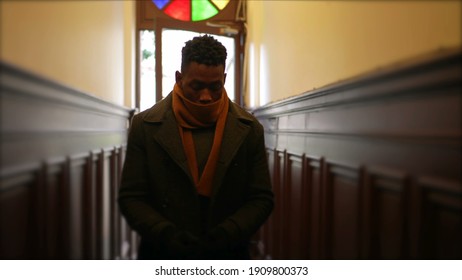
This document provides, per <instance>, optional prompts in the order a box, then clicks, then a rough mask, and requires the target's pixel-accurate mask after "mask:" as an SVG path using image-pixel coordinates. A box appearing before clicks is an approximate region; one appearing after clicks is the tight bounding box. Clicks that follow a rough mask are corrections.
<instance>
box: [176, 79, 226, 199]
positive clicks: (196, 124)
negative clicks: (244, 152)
mask: <svg viewBox="0 0 462 280" xmlns="http://www.w3.org/2000/svg"><path fill="white" fill-rule="evenodd" d="M172 106H173V113H174V115H175V118H176V120H177V123H178V129H179V131H180V136H181V140H182V142H183V149H184V151H185V154H186V159H187V162H188V166H189V170H190V172H191V175H192V177H193V180H194V184H195V186H196V189H197V192H198V193H199V194H200V195H203V196H207V197H210V196H211V194H212V188H213V186H212V184H213V177H214V174H215V170H216V167H217V163H218V156H219V154H220V148H221V143H222V140H223V131H224V128H225V122H226V117H227V115H228V106H229V99H228V95H227V94H226V90H225V89H223V93H222V95H221V98H220V99H219V100H217V101H215V102H213V103H210V104H200V103H195V102H192V101H190V100H188V99H187V98H186V97H185V96H184V94H183V91H182V90H181V88H180V87H179V86H178V85H177V84H175V86H174V88H173V103H172ZM213 125H216V127H215V136H214V138H213V144H212V149H211V150H210V154H209V157H208V159H207V163H206V164H205V167H204V170H203V171H202V175H201V176H200V177H199V168H198V164H197V159H196V149H195V146H194V139H193V136H192V130H193V129H198V128H206V127H211V126H213Z"/></svg>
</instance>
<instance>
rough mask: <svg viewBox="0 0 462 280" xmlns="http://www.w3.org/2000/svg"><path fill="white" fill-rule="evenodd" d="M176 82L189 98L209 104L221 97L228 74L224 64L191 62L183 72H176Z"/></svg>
mask: <svg viewBox="0 0 462 280" xmlns="http://www.w3.org/2000/svg"><path fill="white" fill-rule="evenodd" d="M175 78H176V83H177V84H178V86H179V87H180V88H181V89H182V90H183V93H184V95H185V97H186V98H187V99H189V100H190V101H192V102H195V103H201V104H208V103H212V102H215V101H217V100H218V99H220V98H221V95H222V92H223V87H224V85H225V80H226V74H225V69H224V66H223V65H218V66H208V65H205V64H199V63H197V62H191V63H190V64H189V65H188V66H187V67H186V69H185V71H183V73H180V72H178V71H177V72H176V73H175Z"/></svg>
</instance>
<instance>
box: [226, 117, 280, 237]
mask: <svg viewBox="0 0 462 280" xmlns="http://www.w3.org/2000/svg"><path fill="white" fill-rule="evenodd" d="M256 123H257V126H256V127H254V128H253V131H252V137H251V138H252V140H251V149H250V151H251V153H250V156H249V162H250V164H249V166H248V167H249V168H250V172H249V174H250V176H249V177H248V191H247V196H246V198H245V203H244V204H243V206H242V207H240V208H239V209H238V210H237V211H236V212H235V213H234V214H233V215H231V216H230V217H229V218H228V219H226V220H225V221H224V222H222V223H221V224H220V225H219V226H220V227H222V228H224V229H225V231H226V232H227V233H228V234H229V235H230V237H231V239H232V240H233V241H235V242H239V241H241V240H245V239H248V238H250V237H251V236H252V235H253V234H254V233H255V232H256V231H257V230H258V229H259V228H260V226H262V225H263V223H264V222H265V221H266V220H267V219H268V217H269V215H270V214H271V212H272V210H273V208H274V197H273V192H272V187H271V179H270V174H269V168H268V159H267V155H266V148H265V140H264V134H263V127H262V126H261V125H260V123H258V122H257V121H256Z"/></svg>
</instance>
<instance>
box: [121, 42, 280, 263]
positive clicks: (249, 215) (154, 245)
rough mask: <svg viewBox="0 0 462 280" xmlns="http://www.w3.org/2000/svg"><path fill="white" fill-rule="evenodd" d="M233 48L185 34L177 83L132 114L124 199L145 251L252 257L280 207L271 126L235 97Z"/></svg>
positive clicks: (162, 255) (168, 255) (146, 254)
mask: <svg viewBox="0 0 462 280" xmlns="http://www.w3.org/2000/svg"><path fill="white" fill-rule="evenodd" d="M225 61H226V49H225V47H224V46H223V45H222V44H221V43H220V42H218V41H217V40H215V39H214V38H213V37H211V36H208V35H205V36H202V37H195V38H194V39H192V40H191V41H188V42H186V45H185V47H184V48H183V50H182V63H181V73H180V72H178V71H177V72H176V73H175V74H176V76H175V77H176V83H175V85H174V88H173V91H172V92H171V93H170V94H169V95H168V96H167V97H166V98H165V99H164V100H162V101H160V102H159V103H157V104H156V105H155V106H153V107H152V108H150V109H148V110H146V111H144V112H142V113H140V114H138V115H136V116H135V117H134V118H133V121H132V126H131V129H130V133H129V138H128V144H127V153H126V159H125V164H124V169H123V173H122V183H121V188H120V191H119V206H120V209H121V212H122V213H123V215H124V216H125V218H126V220H127V222H128V224H129V225H130V226H131V227H132V228H133V229H134V230H136V231H137V232H138V233H139V235H140V236H141V244H140V247H139V252H138V258H139V259H248V258H249V248H248V245H249V239H250V238H251V236H252V235H253V234H254V233H255V232H256V231H257V230H258V228H259V227H260V226H261V225H262V224H263V223H264V221H265V220H266V219H267V218H268V216H269V214H270V213H271V211H272V209H273V194H272V191H271V183H270V177H269V172H268V164H267V159H266V152H265V146H264V137H263V128H262V126H261V125H260V124H259V123H258V121H257V120H256V119H255V118H254V117H253V116H252V115H251V114H249V113H247V112H246V111H245V110H243V109H242V108H240V107H239V106H237V105H236V104H234V103H232V102H230V101H229V99H228V96H227V94H226V90H225V88H224V83H225V79H226V74H225V71H224V70H225Z"/></svg>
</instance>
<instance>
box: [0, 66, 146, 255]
mask: <svg viewBox="0 0 462 280" xmlns="http://www.w3.org/2000/svg"><path fill="white" fill-rule="evenodd" d="M0 66H1V73H0V75H1V76H0V79H1V80H0V81H1V95H0V97H1V103H0V106H1V119H0V121H1V140H0V144H1V155H0V156H1V169H0V218H1V219H0V259H122V258H124V259H126V258H132V257H133V256H134V255H135V253H136V243H137V238H136V235H135V234H134V233H133V232H132V231H131V230H130V229H129V227H128V226H127V225H126V224H125V222H124V220H123V219H122V218H121V215H120V214H119V212H118V209H117V204H116V195H117V190H118V185H119V179H120V174H121V169H122V165H123V161H124V155H125V146H126V137H127V129H128V124H129V120H130V117H131V115H132V113H133V112H132V110H129V109H127V108H124V107H120V106H117V105H113V104H111V103H108V102H105V101H102V100H99V99H97V98H95V97H93V96H90V95H87V94H85V93H82V92H79V91H77V90H74V89H70V88H68V87H64V86H62V85H60V84H58V83H55V82H52V81H49V80H47V79H43V78H41V77H39V76H37V75H34V74H30V73H27V72H25V71H22V70H20V69H18V68H16V67H13V66H11V65H8V64H4V63H2V64H1V65H0Z"/></svg>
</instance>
